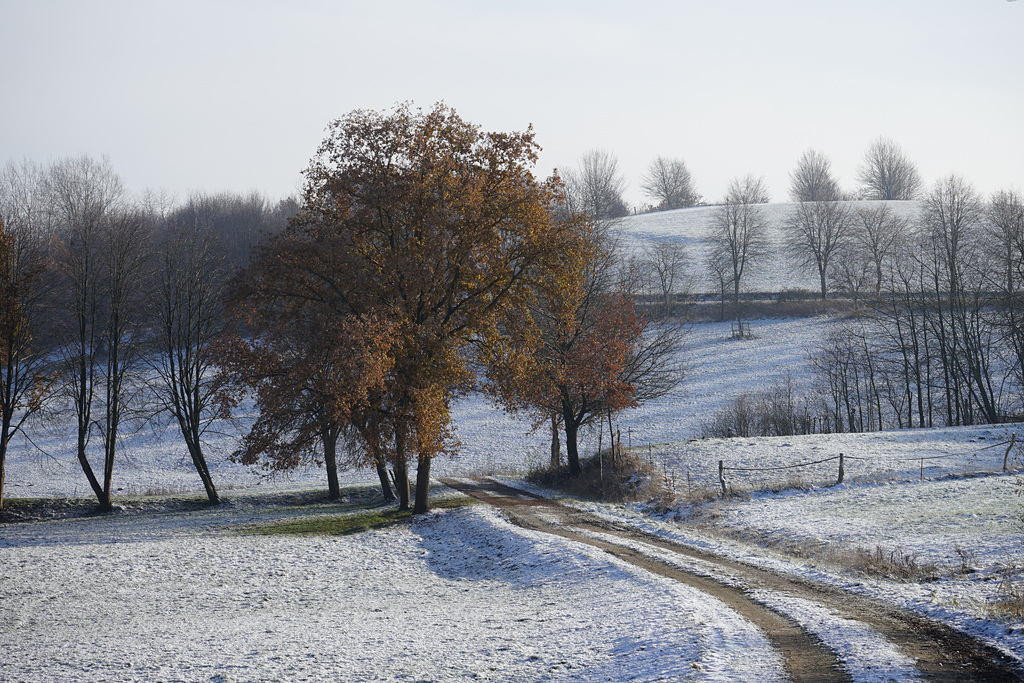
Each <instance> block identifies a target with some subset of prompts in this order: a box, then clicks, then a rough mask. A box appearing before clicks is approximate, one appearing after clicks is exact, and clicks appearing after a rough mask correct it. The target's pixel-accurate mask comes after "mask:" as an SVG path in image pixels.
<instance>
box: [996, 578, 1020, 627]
mask: <svg viewBox="0 0 1024 683" xmlns="http://www.w3.org/2000/svg"><path fill="white" fill-rule="evenodd" d="M991 607H992V610H993V611H994V612H995V614H996V615H998V616H1001V617H1002V618H1004V619H1015V620H1018V621H1024V584H1021V583H1020V582H1017V581H1011V580H1010V579H1003V580H1002V581H1000V582H999V594H998V597H997V598H996V600H994V601H993V603H992V605H991Z"/></svg>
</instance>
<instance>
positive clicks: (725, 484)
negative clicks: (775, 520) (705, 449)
mask: <svg viewBox="0 0 1024 683" xmlns="http://www.w3.org/2000/svg"><path fill="white" fill-rule="evenodd" d="M1002 446H1005V447H1006V450H1005V452H1004V453H1003V457H1002V467H1001V469H995V468H996V467H997V465H996V464H995V463H992V464H991V465H990V466H989V467H987V468H985V469H982V470H979V469H978V468H973V469H972V470H971V471H973V472H975V473H978V472H979V471H980V472H991V473H996V472H1000V471H1001V472H1008V471H1011V464H1012V461H1011V455H1012V454H1013V453H1014V447H1015V446H1017V435H1016V434H1015V433H1014V434H1011V435H1010V438H1009V439H1008V440H1006V441H1000V442H998V443H993V444H990V445H988V446H985V447H984V448H980V449H977V450H976V451H974V452H972V453H947V454H944V455H923V456H909V457H908V456H905V457H893V456H875V457H864V456H853V455H845V454H843V453H840V454H839V455H834V456H831V457H828V458H821V459H818V460H808V461H804V462H798V463H792V464H788V465H763V466H750V467H741V466H729V465H726V464H725V460H719V461H718V476H717V483H718V486H719V487H720V488H721V495H722V496H723V497H724V496H726V495H728V492H729V488H730V483H729V480H728V479H727V478H726V473H727V472H734V473H738V474H740V475H743V474H745V473H757V474H758V475H761V476H759V477H757V479H758V482H759V483H762V484H763V483H765V480H766V477H765V476H764V475H765V474H767V473H772V472H784V471H796V470H801V469H806V468H809V467H815V466H817V465H824V464H826V463H830V462H838V468H837V470H836V475H835V480H834V481H835V484H837V485H838V484H842V483H844V482H845V480H846V474H847V472H846V470H847V466H848V464H849V463H850V461H854V462H857V461H859V462H865V463H873V464H876V465H877V464H885V465H887V466H889V467H890V469H891V467H892V466H893V465H898V464H900V463H918V467H917V468H914V469H916V470H917V471H918V477H919V479H921V480H924V479H925V474H926V467H925V463H928V462H931V461H936V460H960V461H964V460H968V461H972V462H973V461H976V459H977V458H978V456H980V455H981V454H982V453H984V452H985V451H990V450H993V449H995V448H999V447H1002ZM957 470H959V471H960V473H964V474H966V473H967V471H968V468H966V467H959V468H946V469H945V470H943V471H942V474H943V475H949V474H955V473H957ZM929 474H932V473H929ZM689 480H690V476H689V472H688V471H687V482H689Z"/></svg>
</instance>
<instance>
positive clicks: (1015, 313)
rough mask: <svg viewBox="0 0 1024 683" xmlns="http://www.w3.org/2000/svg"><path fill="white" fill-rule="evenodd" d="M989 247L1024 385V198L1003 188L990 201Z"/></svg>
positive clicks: (1003, 321) (1001, 312) (1004, 322)
mask: <svg viewBox="0 0 1024 683" xmlns="http://www.w3.org/2000/svg"><path fill="white" fill-rule="evenodd" d="M987 213H988V216H987V218H988V221H987V231H988V240H987V241H988V248H989V250H990V252H991V255H990V259H991V262H992V264H993V270H994V273H993V277H994V279H995V282H994V283H993V288H994V289H995V291H997V292H999V293H1000V300H1001V301H1000V306H999V318H1000V321H1001V324H1002V327H1003V329H1004V330H1005V336H1006V341H1007V343H1008V344H1009V347H1010V351H1011V353H1012V356H1011V357H1012V358H1013V359H1014V361H1015V362H1014V364H1013V366H1014V372H1015V374H1016V376H1017V383H1018V385H1020V386H1024V315H1022V313H1021V311H1022V310H1024V302H1022V296H1021V294H1022V292H1021V289H1022V285H1024V198H1022V197H1021V195H1020V193H1018V192H1015V191H1006V190H1003V191H1000V192H997V193H995V194H994V195H992V198H991V200H990V201H989V204H988V210H987Z"/></svg>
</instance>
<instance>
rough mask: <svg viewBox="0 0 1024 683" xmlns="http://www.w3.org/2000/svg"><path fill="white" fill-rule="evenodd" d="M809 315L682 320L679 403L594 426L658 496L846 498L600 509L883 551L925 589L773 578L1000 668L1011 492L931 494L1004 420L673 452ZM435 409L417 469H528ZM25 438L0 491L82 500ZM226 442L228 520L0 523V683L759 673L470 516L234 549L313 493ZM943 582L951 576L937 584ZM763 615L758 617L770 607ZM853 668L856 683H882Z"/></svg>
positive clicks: (175, 517)
mask: <svg viewBox="0 0 1024 683" xmlns="http://www.w3.org/2000/svg"><path fill="white" fill-rule="evenodd" d="M831 324H833V323H831V322H830V321H828V320H826V319H799V320H768V321H757V322H754V323H753V324H752V327H753V329H754V338H752V339H743V340H734V339H731V338H730V334H729V326H728V325H719V324H700V325H696V326H694V328H693V330H692V332H691V334H690V339H689V345H688V350H687V360H688V362H689V364H690V376H689V378H688V380H687V382H686V384H685V386H684V387H683V388H682V390H681V392H680V393H679V394H678V395H676V396H672V397H667V398H665V399H663V400H661V401H658V402H655V403H653V404H650V405H648V406H644V407H643V408H641V409H638V410H635V411H631V412H630V413H629V414H626V415H623V416H622V417H621V418H620V419H619V421H618V424H617V426H618V427H619V428H621V430H622V434H623V437H622V438H623V441H624V442H627V441H629V442H632V445H633V446H634V447H638V448H640V449H641V452H644V453H648V454H649V455H650V457H651V458H652V459H654V461H655V462H656V463H662V464H663V466H664V467H665V468H666V469H667V470H668V471H669V472H670V473H672V474H673V475H674V478H675V483H676V487H677V490H678V491H679V493H680V494H681V496H683V495H685V494H686V493H687V490H688V488H689V489H701V488H703V489H709V490H712V491H713V490H714V487H716V486H717V463H718V461H719V460H723V461H725V462H726V465H727V466H731V467H766V466H778V465H788V464H792V463H797V462H804V461H811V460H819V459H823V458H827V457H832V456H834V455H837V454H838V453H839V452H843V453H844V454H846V455H847V456H849V459H848V460H847V462H846V477H847V479H846V484H845V485H843V486H839V487H835V486H826V485H828V484H831V483H832V480H833V479H834V477H835V474H836V471H835V470H836V466H837V463H836V462H835V461H832V462H828V463H825V464H823V465H821V466H818V467H817V469H815V468H807V469H802V470H796V472H797V475H796V476H797V477H798V478H799V480H800V482H799V483H801V484H803V485H809V486H810V488H806V489H802V490H790V491H783V492H780V493H769V492H757V491H755V492H754V493H752V494H750V495H748V496H742V497H737V498H730V499H727V500H725V501H712V502H710V503H706V504H703V506H702V507H700V508H699V509H695V508H693V507H691V506H687V505H682V506H680V507H679V508H678V509H676V510H673V511H670V512H669V513H668V514H666V515H663V516H662V517H661V518H659V519H653V518H651V517H650V516H649V515H648V514H647V513H646V512H644V511H642V510H639V509H637V508H629V509H627V508H619V507H614V506H601V510H602V513H603V514H608V515H613V516H615V517H617V518H619V519H625V520H628V521H630V523H633V524H636V525H638V526H646V527H648V528H651V529H656V530H657V531H658V533H663V534H666V535H673V534H674V535H678V536H679V537H680V538H682V539H684V540H688V541H689V542H699V543H703V544H707V545H708V546H709V547H711V546H714V547H715V548H717V549H718V550H719V551H720V552H723V553H725V554H728V555H731V556H736V557H743V558H744V559H748V560H751V561H754V560H756V557H755V556H759V555H758V553H756V552H753V551H752V550H751V548H750V547H749V546H747V545H744V544H743V543H741V542H740V541H738V540H714V531H715V529H716V528H717V529H727V530H729V531H730V532H732V533H737V532H739V533H742V534H745V535H747V536H748V537H757V538H759V539H761V540H762V541H767V542H769V543H770V544H771V545H775V546H786V545H798V546H800V545H802V546H805V547H808V548H814V547H826V546H828V545H829V544H832V545H835V546H840V545H841V546H844V547H849V548H853V547H862V548H866V549H874V548H876V547H882V548H886V549H889V550H894V549H897V548H899V549H900V551H901V552H903V553H906V554H907V555H910V556H916V557H917V558H918V560H920V561H922V562H929V563H934V564H935V565H936V566H938V567H939V568H940V569H941V570H942V571H941V575H940V576H938V577H934V578H935V580H930V581H928V582H924V583H895V582H891V581H883V580H880V579H868V578H866V577H850V576H845V577H844V576H842V575H835V574H834V573H832V574H826V573H825V571H824V569H822V568H821V567H820V566H819V564H818V561H817V560H814V559H813V558H812V559H811V560H807V561H805V562H803V563H793V562H792V561H790V560H782V559H778V558H776V559H773V560H772V562H776V563H779V565H780V566H783V565H784V566H786V567H788V570H789V571H795V572H797V573H802V574H806V575H808V576H811V577H813V578H818V579H822V580H828V581H832V582H836V583H838V584H841V585H856V586H858V587H859V588H858V590H862V591H866V592H870V593H872V594H875V595H882V596H885V597H887V598H888V599H891V600H893V601H895V602H898V603H900V604H904V605H906V606H908V607H909V608H911V609H915V610H918V611H921V612H925V613H929V614H932V615H935V616H938V617H941V618H943V619H946V620H948V621H950V622H952V623H954V624H957V625H959V626H961V627H963V628H965V629H968V630H970V631H972V632H975V633H979V634H981V635H983V636H984V637H985V638H986V639H988V640H989V641H990V642H993V643H995V644H997V645H998V646H999V647H1001V648H1003V649H1004V650H1007V651H1010V652H1011V653H1013V655H1014V656H1016V657H1017V658H1024V635H1022V634H1024V624H1021V623H1017V622H1016V621H1013V620H1010V621H1006V620H1004V619H1003V618H1002V617H1000V616H999V614H998V613H997V610H995V609H993V605H994V602H995V600H996V599H997V598H998V596H999V594H1000V584H1001V582H1003V581H1007V580H1010V581H1018V582H1019V581H1021V579H1022V575H1021V571H1022V569H1021V568H1022V565H1024V560H1022V559H1021V558H1022V554H1021V536H1022V532H1024V526H1022V523H1021V521H1020V518H1019V517H1020V513H1021V502H1020V499H1018V498H1017V497H1016V496H1015V495H1014V493H1015V491H1016V489H1017V486H1016V480H1017V476H1016V475H1013V474H1010V475H995V476H978V477H971V478H963V477H959V476H957V477H956V478H944V477H946V475H949V474H956V475H959V474H962V473H963V472H975V471H983V470H984V471H995V470H999V469H1000V468H1001V465H1002V457H1003V454H1004V452H1005V448H1004V447H1002V446H995V447H992V446H993V445H995V444H999V443H1000V442H1002V441H1003V440H1004V438H1005V434H1006V429H1007V427H1003V426H999V427H978V428H969V429H935V430H911V431H905V432H889V433H883V434H864V435H827V436H825V435H822V436H809V437H788V438H785V439H732V440H722V439H710V440H698V439H696V437H697V436H698V435H699V433H700V425H701V423H702V422H703V421H705V420H707V419H708V418H709V417H710V416H711V415H712V414H713V413H714V411H715V410H717V409H719V408H720V407H722V406H724V405H725V404H726V403H728V402H729V401H730V400H731V399H732V398H733V397H735V396H736V395H738V394H740V393H742V392H744V391H750V390H756V389H758V388H761V387H764V386H766V385H768V384H771V383H772V382H774V381H777V380H779V379H782V378H783V377H785V376H786V374H787V373H791V374H792V375H793V377H794V379H796V380H797V381H801V380H803V379H805V375H804V374H803V373H804V372H805V370H804V368H805V363H804V362H803V360H804V358H805V357H806V354H807V352H808V350H809V349H810V348H812V347H813V345H814V344H815V343H816V340H817V339H819V338H820V337H821V335H822V334H823V332H824V331H825V330H826V329H827V328H828V326H829V325H831ZM455 415H456V420H457V424H458V427H459V432H458V436H459V438H460V439H461V440H462V442H463V453H462V455H461V456H460V457H459V458H457V459H455V460H448V459H444V460H440V461H438V462H437V463H436V464H435V469H434V472H435V473H436V474H437V475H438V476H457V475H463V474H471V473H474V472H484V471H486V472H500V473H503V474H504V475H505V476H506V477H510V476H514V474H515V473H516V472H521V471H522V470H523V469H524V468H525V467H527V466H529V464H531V463H532V462H537V461H541V460H543V459H544V458H545V454H546V452H547V444H546V435H545V433H544V431H543V430H541V432H540V433H538V434H531V433H529V429H528V427H529V425H528V423H527V422H524V421H523V420H521V419H517V418H512V417H509V416H506V415H504V414H502V413H501V412H500V411H498V410H496V409H495V408H493V407H492V406H490V405H489V404H488V403H487V402H486V401H485V400H483V399H481V398H479V397H468V398H466V399H464V400H462V401H460V402H459V403H458V404H457V405H456V406H455ZM1009 428H1015V429H1018V430H1020V429H1021V428H1020V426H1019V425H1018V426H1010V427H1009ZM1018 433H1020V431H1018ZM32 439H33V441H34V442H35V443H37V444H38V445H40V446H41V447H43V448H44V449H45V450H46V453H47V454H45V455H40V454H39V453H38V452H36V451H34V450H33V449H31V448H29V447H28V446H27V444H25V443H21V442H19V444H18V448H16V450H15V451H14V453H13V454H12V455H11V456H10V459H9V461H8V479H7V484H8V493H9V495H10V496H12V497H28V496H74V495H79V496H85V495H86V494H87V493H88V489H87V486H86V485H85V483H84V477H83V476H82V474H81V472H80V471H79V470H78V465H77V462H76V461H75V460H74V458H73V456H72V455H71V451H70V448H69V445H70V444H69V442H68V441H67V440H66V438H64V437H62V436H61V435H59V434H56V433H53V432H39V433H35V434H32ZM233 441H234V437H233V436H231V434H230V433H226V434H224V435H222V436H220V437H218V438H217V439H214V440H213V441H212V444H211V447H212V450H211V453H212V454H213V455H212V456H211V465H212V470H213V476H214V478H215V481H217V483H218V484H219V485H220V487H221V488H222V489H224V490H225V494H226V496H227V497H228V498H229V499H231V500H233V501H234V502H233V503H232V504H231V505H230V506H226V507H224V508H221V509H210V510H196V511H191V512H167V513H163V514H138V513H136V512H133V511H132V510H131V509H129V510H127V511H125V512H122V513H118V514H114V515H110V516H101V517H84V518H74V519H64V520H52V521H47V522H34V523H29V524H16V523H15V524H6V525H2V526H0V624H3V625H4V626H3V628H0V652H3V653H4V656H3V657H2V658H0V681H20V680H60V681H69V680H80V679H82V678H89V679H106V680H203V681H230V680H302V679H306V680H313V679H322V678H329V679H333V680H381V679H383V680H470V679H474V680H480V679H482V680H503V681H504V680H523V681H526V680H628V679H632V680H657V679H658V678H659V677H661V676H667V677H668V678H670V679H679V680H716V681H717V680H737V681H741V680H772V679H773V678H778V677H780V676H781V670H780V668H779V666H780V665H779V660H778V658H777V657H776V656H775V655H774V653H773V652H772V651H771V650H770V649H768V648H767V646H766V644H765V641H764V639H763V638H762V637H761V636H760V635H759V634H758V633H757V632H756V629H753V627H751V626H750V625H749V624H747V623H745V622H744V621H743V620H742V619H740V618H739V617H737V616H736V615H734V614H733V613H731V612H730V611H729V610H727V609H726V608H724V607H723V606H721V605H717V604H715V603H712V602H709V600H708V599H707V598H706V597H705V596H702V595H700V594H695V593H693V592H692V591H691V590H689V589H686V588H684V587H681V586H678V585H676V584H673V583H671V582H669V581H668V580H666V579H660V578H656V577H653V576H650V575H648V574H645V573H643V572H641V571H640V570H637V569H633V568H631V567H629V566H627V565H624V564H621V563H620V562H619V561H618V560H615V559H614V558H612V557H610V556H608V555H607V554H604V553H600V552H598V551H594V550H588V549H586V548H582V547H578V546H575V545H573V544H571V543H569V542H567V541H563V540H559V539H554V538H548V537H546V536H541V535H538V534H535V533H532V532H527V531H523V530H521V529H518V528H515V527H512V526H510V525H508V524H507V523H505V522H504V521H503V520H502V519H501V518H500V517H498V516H497V515H496V514H495V513H493V512H490V511H488V510H486V509H483V508H478V507H474V508H470V509H462V510H455V511H444V512H439V513H434V514H431V515H429V516H427V517H426V518H423V519H420V520H417V521H416V522H415V523H413V524H411V525H409V526H402V527H396V528H390V529H387V530H378V531H372V532H368V533H364V534H359V535H355V536H345V537H264V536H250V535H240V534H239V533H237V530H238V527H239V525H245V524H252V523H254V522H257V521H266V520H268V519H270V518H273V517H275V516H285V515H296V514H310V513H311V512H315V511H316V510H315V509H310V508H301V509H291V508H282V509H272V508H264V507H261V506H258V505H256V504H254V503H253V502H252V501H253V500H255V499H254V498H253V497H252V496H253V493H254V491H253V490H255V492H258V491H259V490H261V489H267V490H279V489H282V488H306V489H308V488H310V487H323V486H324V484H323V479H324V477H323V474H322V472H321V471H319V470H318V469H316V468H307V469H303V470H300V471H298V472H295V473H293V474H291V475H289V476H288V477H287V478H283V479H281V478H278V479H274V480H264V479H262V478H261V477H260V475H259V474H258V473H254V472H251V471H249V470H246V469H244V468H242V467H240V466H238V465H234V464H231V463H229V462H227V461H226V460H225V459H224V455H225V454H226V453H228V452H230V450H231V445H232V443H233ZM647 444H652V445H651V446H650V447H649V448H648V447H647ZM125 445H126V450H125V455H124V456H123V458H122V460H121V461H120V462H119V463H118V466H117V469H116V470H115V486H117V487H119V488H121V489H123V491H122V494H124V495H127V494H137V493H144V492H147V491H158V492H161V491H162V492H168V491H170V492H196V493H198V492H200V491H201V486H200V485H199V481H198V477H196V475H195V474H194V472H193V471H192V469H191V464H190V463H189V461H188V460H187V456H186V454H185V452H184V450H183V449H181V448H180V447H179V446H178V445H177V444H176V443H175V441H174V437H173V432H171V431H168V432H167V433H154V432H150V431H147V432H145V433H142V434H138V435H135V436H132V437H131V438H129V439H127V440H126V444H125ZM588 445H589V447H590V448H593V446H594V445H596V438H594V437H593V436H591V437H590V438H589V440H588ZM940 456H941V457H940ZM922 457H928V458H936V459H933V460H925V461H924V462H923V464H924V469H923V479H922V469H921V465H922V461H921V458H922ZM778 476H780V477H783V478H784V479H783V481H785V478H788V477H789V476H790V474H788V473H783V474H780V475H778ZM728 478H729V484H730V486H733V487H734V488H738V489H756V488H758V487H759V486H760V485H761V484H763V483H764V480H767V479H768V478H769V476H768V475H757V474H750V473H743V472H738V471H729V472H728ZM372 479H373V477H372V476H371V474H370V473H368V472H349V473H346V475H345V476H344V477H343V481H344V482H346V483H348V484H355V483H360V482H363V483H365V482H372ZM242 488H244V489H246V491H244V492H243V491H241V490H234V491H233V490H232V489H242ZM697 517H699V518H700V519H702V520H703V522H702V523H703V524H706V525H708V526H707V527H705V529H704V530H703V531H700V532H693V531H692V530H689V529H688V526H687V524H686V522H685V520H687V519H693V518H697ZM676 518H681V519H683V520H684V521H683V524H682V526H680V525H679V524H678V522H676V521H675V519H676ZM709 534H710V535H709ZM695 539H696V540H695ZM965 565H966V566H968V568H969V569H970V570H971V571H970V572H966V573H965V572H962V571H959V570H958V568H959V569H963V567H964V566H965ZM1018 585H1019V584H1018ZM764 600H765V601H766V602H773V604H774V603H778V604H779V605H782V604H783V603H786V600H787V598H785V596H778V595H774V596H765V597H764ZM787 605H788V606H787V609H788V610H789V612H790V613H792V614H793V615H794V618H795V619H797V620H798V621H801V622H802V623H805V624H807V626H808V628H812V626H813V625H814V624H818V628H820V629H823V630H825V631H832V632H835V633H837V634H840V635H839V636H836V637H837V638H839V639H840V640H842V639H843V638H845V639H846V640H845V641H843V642H846V644H845V645H843V644H842V643H841V642H838V641H837V643H836V645H835V647H836V648H837V649H838V650H839V651H840V652H841V655H842V656H844V657H846V658H847V659H851V658H852V659H854V660H860V659H863V658H862V657H861V656H860V655H857V654H856V653H857V652H861V651H863V650H864V648H867V649H868V650H870V651H871V652H874V653H875V654H874V655H872V656H873V657H875V658H876V659H878V658H881V659H882V660H886V661H888V662H889V663H888V664H886V666H888V667H890V668H889V669H887V670H889V671H890V672H891V671H895V670H898V669H899V667H900V666H904V665H903V664H900V662H899V658H898V657H895V656H894V658H893V657H889V655H887V654H886V652H888V651H887V650H886V647H887V646H886V645H885V644H884V643H882V644H878V643H875V644H874V645H872V644H870V643H871V638H870V634H863V633H859V632H858V631H857V629H856V628H855V627H854V626H853V625H843V624H840V623H838V622H837V621H836V620H835V619H834V618H832V617H829V616H828V615H823V614H821V613H819V612H818V611H815V610H814V609H813V608H811V607H809V606H808V605H804V604H800V603H795V602H793V601H792V600H790V601H789V603H787ZM865 643H868V645H865ZM858 648H860V649H858ZM737 653H740V654H737ZM865 661H866V660H865ZM872 672H875V669H871V668H870V667H868V668H867V669H863V670H861V672H860V673H857V674H855V678H856V680H886V679H885V678H884V677H883V678H878V677H876V673H877V672H875V673H872Z"/></svg>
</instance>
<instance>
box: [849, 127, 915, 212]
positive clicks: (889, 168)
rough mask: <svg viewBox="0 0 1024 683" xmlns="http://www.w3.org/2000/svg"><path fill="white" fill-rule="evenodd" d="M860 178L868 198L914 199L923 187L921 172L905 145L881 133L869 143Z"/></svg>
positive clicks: (860, 169)
mask: <svg viewBox="0 0 1024 683" xmlns="http://www.w3.org/2000/svg"><path fill="white" fill-rule="evenodd" d="M857 180H858V182H859V183H860V189H861V192H862V194H863V195H864V198H865V199H883V200H894V199H896V200H898V199H914V198H916V197H917V195H918V193H919V192H920V190H921V176H920V174H919V173H918V172H917V166H915V165H914V164H913V163H912V162H911V161H910V159H908V158H907V155H906V153H904V151H903V149H902V148H901V147H900V146H899V145H898V144H896V143H895V142H894V141H893V140H890V139H889V138H885V137H880V138H878V139H877V140H875V141H874V142H872V143H871V145H869V146H868V150H867V152H866V153H865V154H864V161H863V162H862V163H861V166H860V168H859V170H858V171H857Z"/></svg>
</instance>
